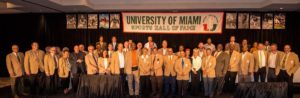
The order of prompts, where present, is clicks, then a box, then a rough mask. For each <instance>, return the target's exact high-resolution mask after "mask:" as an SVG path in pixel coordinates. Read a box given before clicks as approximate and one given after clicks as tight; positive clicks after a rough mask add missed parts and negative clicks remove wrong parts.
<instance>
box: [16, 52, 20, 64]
mask: <svg viewBox="0 0 300 98" xmlns="http://www.w3.org/2000/svg"><path fill="white" fill-rule="evenodd" d="M16 56H17V58H18V61H19V63H21V59H20V56H19V55H18V54H17V53H16Z"/></svg>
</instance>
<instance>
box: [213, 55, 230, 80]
mask: <svg viewBox="0 0 300 98" xmlns="http://www.w3.org/2000/svg"><path fill="white" fill-rule="evenodd" d="M229 59H230V57H229V54H227V53H226V52H224V51H223V52H222V53H220V54H219V56H217V57H216V60H217V64H216V76H217V77H220V76H222V77H224V75H225V73H226V72H227V69H228V66H229Z"/></svg>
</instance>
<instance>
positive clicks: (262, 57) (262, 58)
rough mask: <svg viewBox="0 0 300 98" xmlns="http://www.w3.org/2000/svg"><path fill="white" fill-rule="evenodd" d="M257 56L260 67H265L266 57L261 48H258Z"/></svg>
mask: <svg viewBox="0 0 300 98" xmlns="http://www.w3.org/2000/svg"><path fill="white" fill-rule="evenodd" d="M258 57H259V60H261V61H260V63H261V64H260V67H265V66H266V57H265V53H264V51H263V50H258Z"/></svg>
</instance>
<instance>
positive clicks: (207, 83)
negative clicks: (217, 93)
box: [203, 77, 214, 98]
mask: <svg viewBox="0 0 300 98" xmlns="http://www.w3.org/2000/svg"><path fill="white" fill-rule="evenodd" d="M203 80H204V96H208V97H210V98H211V97H213V95H214V86H213V85H214V78H209V77H204V78H203Z"/></svg>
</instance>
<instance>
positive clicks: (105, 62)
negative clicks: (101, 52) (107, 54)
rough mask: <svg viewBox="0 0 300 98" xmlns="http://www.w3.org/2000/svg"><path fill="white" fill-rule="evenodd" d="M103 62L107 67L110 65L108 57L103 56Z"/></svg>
mask: <svg viewBox="0 0 300 98" xmlns="http://www.w3.org/2000/svg"><path fill="white" fill-rule="evenodd" d="M103 64H104V68H105V69H107V67H108V61H107V58H103Z"/></svg>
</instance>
